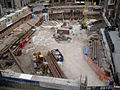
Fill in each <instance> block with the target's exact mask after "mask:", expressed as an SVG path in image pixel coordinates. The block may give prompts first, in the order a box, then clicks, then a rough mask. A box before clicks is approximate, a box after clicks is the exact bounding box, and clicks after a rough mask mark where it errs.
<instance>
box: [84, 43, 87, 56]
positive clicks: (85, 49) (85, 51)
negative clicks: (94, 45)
mask: <svg viewBox="0 0 120 90" xmlns="http://www.w3.org/2000/svg"><path fill="white" fill-rule="evenodd" d="M87 50H88V45H86V46H85V48H84V55H86V56H88V53H87Z"/></svg>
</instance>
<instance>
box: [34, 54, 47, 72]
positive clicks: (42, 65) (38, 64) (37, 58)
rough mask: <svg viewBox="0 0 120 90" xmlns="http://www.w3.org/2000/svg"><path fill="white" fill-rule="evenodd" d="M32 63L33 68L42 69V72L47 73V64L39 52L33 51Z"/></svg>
mask: <svg viewBox="0 0 120 90" xmlns="http://www.w3.org/2000/svg"><path fill="white" fill-rule="evenodd" d="M33 64H34V68H35V69H37V70H40V71H42V73H43V74H47V72H48V64H47V62H46V61H45V59H44V57H43V54H42V53H41V52H37V53H33Z"/></svg>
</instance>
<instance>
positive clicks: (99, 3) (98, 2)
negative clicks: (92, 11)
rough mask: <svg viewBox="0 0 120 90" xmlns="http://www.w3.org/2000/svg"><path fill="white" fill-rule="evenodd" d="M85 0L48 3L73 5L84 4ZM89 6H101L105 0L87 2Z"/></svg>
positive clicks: (61, 0) (64, 0) (52, 0)
mask: <svg viewBox="0 0 120 90" xmlns="http://www.w3.org/2000/svg"><path fill="white" fill-rule="evenodd" d="M85 1H86V0H51V1H50V2H51V3H52V4H53V3H60V4H61V3H73V4H84V2H85ZM88 1H89V3H90V4H91V5H93V4H96V5H103V4H104V1H105V0H88Z"/></svg>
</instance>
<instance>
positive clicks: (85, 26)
mask: <svg viewBox="0 0 120 90" xmlns="http://www.w3.org/2000/svg"><path fill="white" fill-rule="evenodd" d="M88 3H89V2H88V0H86V1H85V9H84V12H83V22H82V26H81V27H82V29H87V26H88V24H87V14H88Z"/></svg>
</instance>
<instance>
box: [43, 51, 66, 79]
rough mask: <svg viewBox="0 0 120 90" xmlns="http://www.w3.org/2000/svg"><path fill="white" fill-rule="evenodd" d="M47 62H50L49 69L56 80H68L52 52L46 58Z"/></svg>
mask: <svg viewBox="0 0 120 90" xmlns="http://www.w3.org/2000/svg"><path fill="white" fill-rule="evenodd" d="M45 59H46V61H47V62H48V67H49V69H50V72H51V73H52V75H53V77H56V78H67V77H66V76H65V74H64V72H63V71H62V69H61V68H60V67H59V65H58V64H57V61H56V60H55V58H54V57H53V55H52V54H51V52H48V55H47V56H46V57H45Z"/></svg>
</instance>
